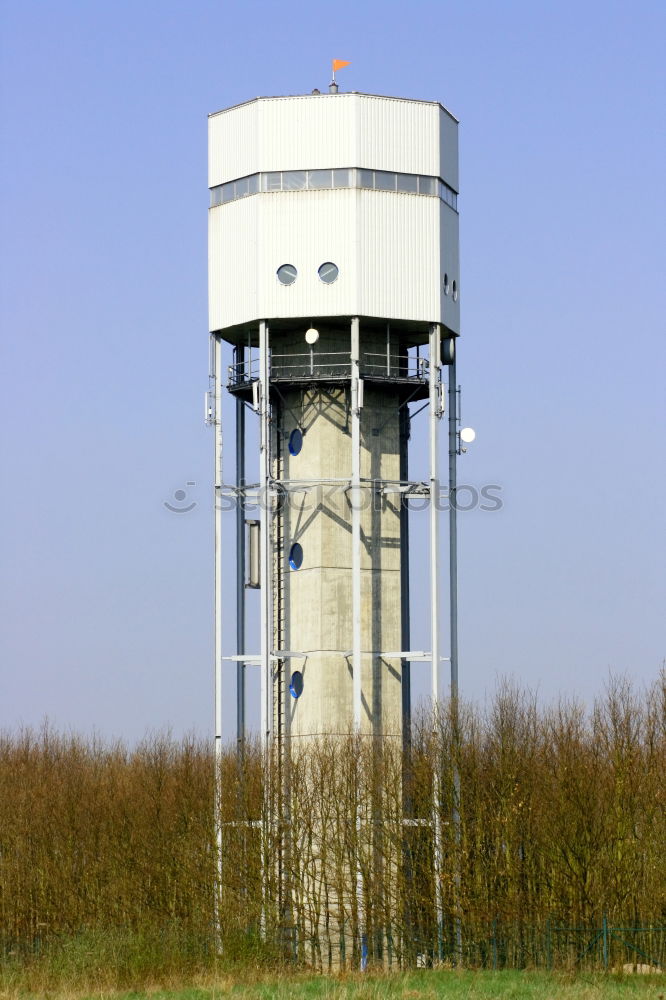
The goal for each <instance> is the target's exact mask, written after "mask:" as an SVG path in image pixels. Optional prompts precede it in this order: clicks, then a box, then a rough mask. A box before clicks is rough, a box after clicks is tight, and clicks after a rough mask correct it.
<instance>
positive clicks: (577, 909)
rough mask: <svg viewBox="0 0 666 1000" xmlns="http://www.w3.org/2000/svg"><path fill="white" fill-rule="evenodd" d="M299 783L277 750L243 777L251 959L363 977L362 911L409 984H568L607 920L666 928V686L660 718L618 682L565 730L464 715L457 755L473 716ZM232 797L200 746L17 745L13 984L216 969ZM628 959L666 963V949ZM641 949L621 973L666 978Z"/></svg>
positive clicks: (504, 695)
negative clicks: (456, 970) (78, 975)
mask: <svg viewBox="0 0 666 1000" xmlns="http://www.w3.org/2000/svg"><path fill="white" fill-rule="evenodd" d="M454 737H455V738H454ZM290 765H291V766H290V769H289V770H288V771H287V769H285V761H284V758H283V757H282V758H281V759H275V760H273V761H272V762H271V763H270V766H269V767H268V768H266V767H265V766H264V763H263V762H262V758H261V754H260V753H259V751H258V749H257V748H256V747H254V746H247V747H246V751H245V754H244V757H243V759H242V760H240V759H239V757H238V756H237V754H236V753H235V752H234V751H232V750H229V751H228V752H227V753H225V754H224V756H223V759H222V764H221V767H222V778H223V780H222V813H221V814H222V822H223V827H222V830H223V841H224V852H223V859H222V860H223V864H222V880H221V885H220V886H219V890H220V898H221V903H220V909H219V918H220V925H221V931H222V944H223V950H224V954H225V955H226V956H227V957H228V958H229V959H230V960H231V959H233V958H238V959H239V960H242V961H248V960H251V961H253V962H256V961H258V960H261V961H276V962H277V961H282V960H284V958H285V957H288V958H291V959H294V960H296V961H297V962H299V963H306V964H311V965H313V966H314V967H318V968H323V969H326V968H327V967H329V966H330V965H331V964H332V965H333V966H336V965H337V964H338V963H339V962H340V961H341V960H346V961H347V962H354V963H356V962H357V960H358V955H357V952H358V942H359V939H360V927H359V923H358V914H359V905H360V904H362V911H363V913H364V924H365V930H366V931H367V940H368V948H369V954H370V959H371V961H372V959H373V957H374V958H375V959H380V958H381V960H382V962H383V963H384V964H386V963H387V962H388V961H390V962H391V963H392V964H396V965H399V964H403V965H404V964H410V965H411V964H415V963H416V962H417V956H418V962H419V963H423V962H424V961H426V962H427V961H430V959H431V958H432V956H433V955H434V956H435V957H436V956H437V953H438V950H439V949H440V948H441V950H442V952H443V954H444V956H445V957H448V958H453V959H454V960H456V959H460V960H462V962H463V963H466V964H474V965H493V966H502V965H511V966H525V965H528V966H529V965H555V966H558V965H563V964H566V963H569V964H571V963H574V962H575V961H576V960H577V958H578V956H579V955H580V954H581V953H582V952H583V950H584V948H585V946H586V944H587V943H588V942H589V941H590V939H591V937H592V929H593V928H598V927H600V926H601V923H602V919H603V916H604V914H605V915H607V920H608V923H609V924H610V925H611V926H616V927H618V926H623V927H644V928H645V927H652V928H659V927H660V926H663V925H664V924H666V865H665V864H664V856H665V845H666V787H665V784H666V783H665V780H664V776H665V775H666V676H665V675H662V676H661V678H660V679H659V681H658V682H657V683H655V685H654V686H653V687H652V688H651V689H650V690H649V691H647V692H644V693H642V694H641V695H638V694H637V693H636V692H635V691H634V690H632V687H631V685H630V684H629V683H628V682H626V681H624V680H613V681H611V682H610V683H609V685H608V688H607V691H606V693H605V695H604V696H603V697H602V698H601V699H600V700H599V701H598V702H597V704H596V705H595V706H594V708H593V710H592V711H590V712H589V713H586V712H585V711H584V710H583V709H582V708H581V707H580V706H579V705H577V704H575V703H573V702H562V703H560V704H559V705H558V706H557V707H555V708H551V709H545V710H542V709H539V707H538V706H537V703H536V701H535V699H534V697H532V696H531V695H529V694H526V693H524V692H521V691H519V690H517V689H516V688H515V687H512V686H510V685H505V686H503V687H501V688H500V690H499V692H498V694H497V695H496V697H495V699H494V701H493V702H492V704H491V705H490V707H489V709H488V710H487V711H485V712H482V711H480V710H478V709H476V708H473V707H471V706H465V707H462V708H461V710H460V718H459V726H458V733H457V736H456V735H455V734H454V731H453V727H452V725H451V717H450V715H443V716H442V718H441V719H440V720H438V721H437V724H436V725H433V724H432V723H431V722H430V721H427V720H421V722H420V724H418V725H416V726H415V727H414V733H413V739H412V747H411V754H410V757H409V759H408V760H407V759H406V758H405V756H404V755H403V754H402V753H401V752H400V750H399V748H397V747H396V746H395V745H393V744H390V745H383V746H380V745H378V744H377V743H375V742H373V741H369V742H366V741H359V740H355V739H354V738H352V737H350V738H348V739H340V738H337V739H335V740H333V739H331V740H326V739H320V740H317V741H313V742H308V743H307V744H303V745H301V746H297V747H295V748H293V751H292V754H291V761H290ZM456 767H457V769H458V771H459V774H460V783H461V795H460V837H459V838H457V837H456V828H455V824H453V823H452V822H451V816H452V810H453V789H454V781H453V776H454V773H455V769H456ZM434 780H437V782H438V785H439V788H440V798H441V820H442V846H443V859H442V866H441V872H442V879H441V887H442V899H443V912H444V918H445V919H444V924H443V927H442V928H441V933H440V932H438V928H437V922H436V918H435V887H434V875H433V844H432V826H431V823H430V820H431V818H432V803H433V797H432V790H433V782H434ZM213 786H214V766H213V758H212V755H211V752H210V750H209V748H208V747H207V746H204V745H203V744H201V743H199V742H197V741H195V740H183V741H180V742H175V741H173V740H171V739H169V738H167V737H159V736H155V737H152V738H150V739H147V740H146V741H144V742H143V743H142V744H141V745H140V746H138V747H136V748H134V749H128V748H127V747H125V746H122V745H120V744H116V745H105V744H103V743H101V742H96V741H87V742H86V741H84V740H81V739H79V738H76V737H71V736H70V737H65V736H61V735H57V734H55V733H53V732H52V731H50V730H49V729H48V728H46V727H45V728H44V729H42V731H40V732H39V733H34V732H29V731H23V732H20V733H18V734H15V735H4V736H2V737H1V738H0V947H1V949H2V950H1V952H0V960H1V961H2V963H3V968H4V970H5V974H6V975H9V973H10V972H11V970H12V969H13V970H16V969H17V968H18V967H19V966H20V967H22V968H25V967H26V964H27V965H29V964H30V963H33V964H34V963H36V962H37V963H38V962H39V961H45V960H46V959H45V958H44V956H48V960H49V961H50V962H51V963H52V964H53V963H54V962H55V963H56V965H57V963H61V964H62V967H63V968H65V967H66V968H67V969H69V970H70V972H71V970H74V971H76V970H77V969H81V970H89V969H90V968H91V967H93V966H94V967H95V968H97V969H98V970H99V971H100V972H101V970H103V969H108V970H109V977H110V978H109V982H111V981H113V982H114V983H118V982H120V983H122V982H130V983H136V982H139V981H148V980H149V979H150V977H151V976H154V975H155V974H156V970H159V973H160V975H162V976H164V975H168V974H169V973H170V972H172V973H173V974H174V975H175V974H179V975H180V974H183V973H185V972H187V971H188V970H191V971H194V970H203V969H206V968H209V967H210V966H211V964H212V962H213V960H214V958H215V955H216V953H217V950H218V949H217V947H216V937H215V924H214V919H213V913H214V910H213V901H214V898H215V889H216V867H215V849H214V844H215V826H214V816H213V809H212V802H213V794H214V788H213ZM286 787H288V788H290V794H289V795H288V796H287V797H285V795H284V789H285V788H286ZM405 817H406V818H407V819H408V820H410V821H411V822H408V823H405V822H404V819H405ZM565 927H566V928H580V930H568V931H565V930H564V929H563V928H565ZM458 928H459V929H460V941H459V939H458V937H457V929H458ZM624 939H625V940H626V941H627V942H628V943H629V945H632V944H637V945H638V946H639V947H640V948H641V949H642V951H643V952H644V953H645V955H647V956H648V959H647V960H648V961H650V962H654V961H655V960H659V961H662V962H663V960H664V957H665V952H666V943H665V939H664V932H663V930H662V931H660V930H658V929H654V930H651V931H650V932H641V934H639V935H633V936H632V934H630V933H629V932H628V931H627V932H626V933H624ZM618 941H619V938H618V939H617V940H616V939H613V940H611V942H610V943H611V947H612V948H614V949H615V950H614V952H613V955H612V956H611V958H612V961H613V962H619V963H620V964H621V963H622V962H627V961H634V960H636V961H643V960H644V959H643V958H641V956H640V955H639V954H638V953H637V952H634V951H632V950H631V948H627V947H623V946H620V945H619V944H618ZM613 942H614V943H613ZM601 946H602V943H601V942H600V943H599V944H598V945H597V946H595V947H594V948H593V949H591V950H590V952H589V953H588V955H587V957H586V960H588V959H589V960H590V961H596V960H598V959H599V957H600V948H601ZM460 948H462V953H459V949H460Z"/></svg>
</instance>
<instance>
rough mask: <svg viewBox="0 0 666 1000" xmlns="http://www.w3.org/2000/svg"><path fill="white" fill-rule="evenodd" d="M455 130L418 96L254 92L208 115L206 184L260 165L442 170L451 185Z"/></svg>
mask: <svg viewBox="0 0 666 1000" xmlns="http://www.w3.org/2000/svg"><path fill="white" fill-rule="evenodd" d="M444 119H446V121H445V122H444ZM456 130H457V125H456V123H455V121H454V120H453V119H452V118H451V117H450V116H449V115H447V114H446V113H445V112H444V111H443V110H442V109H441V107H440V106H439V104H435V103H427V102H424V101H405V100H398V99H395V98H390V97H374V96H368V95H364V94H321V95H318V96H312V95H307V96H303V97H271V98H259V99H257V100H256V101H251V102H249V103H248V104H243V105H240V106H239V107H236V108H230V109H229V110H228V111H224V112H221V113H220V114H217V115H213V116H211V118H209V179H208V184H209V187H214V186H215V185H217V184H223V183H225V182H226V181H229V180H235V179H236V178H237V177H245V176H247V175H248V174H253V173H257V172H259V171H270V170H298V169H312V170H316V169H319V168H325V167H368V168H372V169H375V170H394V171H400V172H401V173H410V174H427V175H430V176H442V177H443V179H444V180H446V181H447V182H448V183H450V184H452V186H455V188H456V190H457V189H458V188H457V180H458V178H457V174H456V177H455V181H456V184H455V185H453V182H452V180H450V179H449V177H450V176H451V175H452V166H451V163H452V162H453V160H455V161H456V162H457V145H456V148H455V150H454V148H453V145H454V140H456V142H457V139H456ZM442 160H443V162H442ZM444 170H446V173H444ZM447 174H448V175H449V176H447Z"/></svg>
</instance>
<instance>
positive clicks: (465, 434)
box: [460, 427, 476, 444]
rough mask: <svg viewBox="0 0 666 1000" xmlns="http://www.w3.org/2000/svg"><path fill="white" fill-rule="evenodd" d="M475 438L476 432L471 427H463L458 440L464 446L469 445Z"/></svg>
mask: <svg viewBox="0 0 666 1000" xmlns="http://www.w3.org/2000/svg"><path fill="white" fill-rule="evenodd" d="M475 437H476V431H475V430H474V429H473V428H472V427H463V429H462V430H461V432H460V440H461V441H464V442H465V444H471V443H472V441H473V440H474V438H475Z"/></svg>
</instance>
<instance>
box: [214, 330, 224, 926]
mask: <svg viewBox="0 0 666 1000" xmlns="http://www.w3.org/2000/svg"><path fill="white" fill-rule="evenodd" d="M213 379H214V427H215V452H214V471H213V475H214V483H215V486H214V534H215V586H214V596H213V601H214V605H215V607H214V613H213V618H214V623H215V624H214V631H215V637H214V649H215V652H214V658H215V665H214V672H215V846H216V851H217V857H216V874H217V886H216V890H215V917H216V919H215V923H216V927H217V929H218V932H219V930H220V907H221V899H220V893H221V889H222V814H221V807H222V788H221V762H222V579H223V563H222V503H221V497H220V491H221V490H222V445H223V439H222V340H221V338H220V337H215V340H214V344H213Z"/></svg>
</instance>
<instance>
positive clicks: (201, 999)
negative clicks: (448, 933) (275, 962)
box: [0, 970, 666, 1000]
mask: <svg viewBox="0 0 666 1000" xmlns="http://www.w3.org/2000/svg"><path fill="white" fill-rule="evenodd" d="M665 980H666V977H665V976H662V975H655V976H621V975H617V974H613V973H609V974H607V975H603V974H590V975H581V974H578V975H564V974H557V973H546V972H516V971H507V972H486V971H477V972H472V971H461V972H458V971H439V970H437V971H430V970H428V971H422V972H411V973H402V974H395V975H373V974H370V973H368V974H366V975H365V976H360V975H347V976H341V977H332V976H312V975H311V974H300V975H299V974H296V975H277V974H274V975H272V976H268V975H266V974H264V976H262V977H261V978H256V979H254V981H251V979H249V978H248V976H247V973H245V974H244V975H243V977H242V978H241V977H239V978H238V979H236V978H235V977H234V976H233V975H232V974H227V975H225V976H221V977H220V978H219V979H216V980H213V979H211V980H210V982H209V983H207V984H206V985H200V986H191V987H186V988H180V989H177V988H173V989H164V988H162V987H154V988H150V989H143V990H141V991H131V992H122V993H121V992H115V991H113V990H109V989H108V988H106V989H104V988H103V989H99V990H92V991H87V992H80V991H76V990H72V989H67V988H66V987H61V988H59V989H56V990H51V989H45V990H38V991H36V992H35V991H34V990H25V989H21V988H20V987H18V985H17V987H15V988H14V989H11V990H10V991H3V992H2V993H1V994H0V995H2V996H4V997H8V998H21V1000H37V998H39V1000H57V998H66V1000H75V998H76V1000H111V998H112V1000H223V998H225V997H232V998H237V1000H383V998H387V1000H392V998H396V1000H397V998H400V1000H421V998H423V1000H436V998H438V997H444V998H450V1000H463V998H464V1000H624V998H634V997H635V998H652V1000H664V998H666V981H665Z"/></svg>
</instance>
